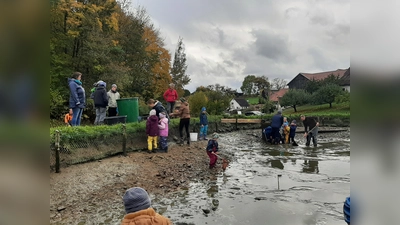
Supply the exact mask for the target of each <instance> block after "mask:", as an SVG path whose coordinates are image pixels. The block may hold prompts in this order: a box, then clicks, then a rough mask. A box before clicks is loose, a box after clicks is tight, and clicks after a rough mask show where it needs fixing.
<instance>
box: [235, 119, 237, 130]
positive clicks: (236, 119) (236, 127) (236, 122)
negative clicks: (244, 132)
mask: <svg viewBox="0 0 400 225" xmlns="http://www.w3.org/2000/svg"><path fill="white" fill-rule="evenodd" d="M237 125H238V118H237V116H236V125H235V127H236V130H237V129H238V128H237Z"/></svg>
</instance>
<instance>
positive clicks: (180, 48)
mask: <svg viewBox="0 0 400 225" xmlns="http://www.w3.org/2000/svg"><path fill="white" fill-rule="evenodd" d="M182 40H183V39H182V38H181V37H179V39H178V45H177V47H176V50H175V57H174V63H173V65H172V69H171V76H172V81H173V82H174V83H175V87H176V89H177V91H178V93H179V95H180V96H182V95H183V93H184V86H185V85H187V84H189V82H190V77H189V75H188V74H186V69H187V65H186V53H185V45H184V44H183V41H182Z"/></svg>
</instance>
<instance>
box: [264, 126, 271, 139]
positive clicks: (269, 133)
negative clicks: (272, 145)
mask: <svg viewBox="0 0 400 225" xmlns="http://www.w3.org/2000/svg"><path fill="white" fill-rule="evenodd" d="M264 134H265V136H267V137H268V138H269V137H270V136H271V135H272V127H271V126H268V127H267V128H265V129H264Z"/></svg>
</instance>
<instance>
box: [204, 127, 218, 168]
mask: <svg viewBox="0 0 400 225" xmlns="http://www.w3.org/2000/svg"><path fill="white" fill-rule="evenodd" d="M218 138H219V135H218V134H217V133H214V134H213V135H212V139H211V140H209V141H208V143H207V148H206V151H207V155H208V157H209V158H210V167H209V168H210V169H212V168H214V167H215V164H217V159H218V156H217V155H216V154H218V150H219V149H218Z"/></svg>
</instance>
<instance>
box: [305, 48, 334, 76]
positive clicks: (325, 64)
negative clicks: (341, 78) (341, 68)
mask: <svg viewBox="0 0 400 225" xmlns="http://www.w3.org/2000/svg"><path fill="white" fill-rule="evenodd" d="M308 53H309V54H310V55H311V57H312V59H313V60H314V65H315V67H316V68H319V69H320V70H321V71H329V70H334V69H335V68H332V65H335V63H333V62H332V61H333V60H329V59H328V58H326V57H325V55H326V53H324V52H323V51H322V50H321V49H318V48H316V47H313V48H309V49H308ZM336 69H338V68H336Z"/></svg>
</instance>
